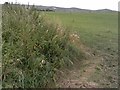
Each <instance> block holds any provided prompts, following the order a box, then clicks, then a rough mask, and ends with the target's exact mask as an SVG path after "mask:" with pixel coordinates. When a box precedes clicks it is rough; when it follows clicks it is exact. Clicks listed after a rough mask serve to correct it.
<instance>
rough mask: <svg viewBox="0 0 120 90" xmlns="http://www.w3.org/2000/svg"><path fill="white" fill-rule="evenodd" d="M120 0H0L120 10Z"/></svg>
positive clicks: (0, 1) (2, 1)
mask: <svg viewBox="0 0 120 90" xmlns="http://www.w3.org/2000/svg"><path fill="white" fill-rule="evenodd" d="M119 1H120V0H0V3H2V4H3V3H4V2H13V3H15V2H19V3H20V4H28V2H29V4H30V5H33V4H34V5H43V6H57V7H65V8H70V7H77V8H81V9H91V10H98V9H111V10H117V11H118V2H119Z"/></svg>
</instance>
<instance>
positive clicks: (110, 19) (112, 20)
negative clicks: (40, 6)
mask: <svg viewBox="0 0 120 90" xmlns="http://www.w3.org/2000/svg"><path fill="white" fill-rule="evenodd" d="M47 15H48V16H49V17H51V19H54V20H56V19H59V20H60V21H61V22H62V23H63V25H64V26H66V27H68V29H69V30H71V31H73V32H77V33H79V35H80V39H81V40H82V41H83V42H84V43H85V44H87V45H88V46H90V47H92V48H95V49H98V50H99V49H100V50H102V51H108V50H107V49H108V48H111V49H112V50H113V51H116V50H117V43H118V16H117V12H112V13H54V12H50V13H47ZM108 52H109V51H108Z"/></svg>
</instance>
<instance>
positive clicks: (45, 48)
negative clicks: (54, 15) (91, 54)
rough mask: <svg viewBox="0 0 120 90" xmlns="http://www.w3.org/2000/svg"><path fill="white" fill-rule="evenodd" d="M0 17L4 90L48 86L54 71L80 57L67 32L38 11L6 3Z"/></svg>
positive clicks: (53, 76) (53, 79)
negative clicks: (1, 17)
mask: <svg viewBox="0 0 120 90" xmlns="http://www.w3.org/2000/svg"><path fill="white" fill-rule="evenodd" d="M2 16H3V20H2V21H3V22H2V42H3V49H2V56H3V61H2V72H3V73H2V81H3V85H2V86H3V88H19V87H20V88H39V87H51V86H53V85H54V84H51V82H53V83H55V73H56V70H59V69H60V68H61V67H62V66H64V65H71V62H72V61H73V58H74V55H78V56H79V53H80V52H78V51H77V49H76V48H75V47H74V46H72V44H71V43H70V40H69V32H68V31H66V30H64V29H63V28H62V27H61V28H60V26H59V25H58V24H55V23H51V22H49V21H47V19H46V18H45V16H44V15H43V14H42V13H41V12H39V11H37V10H34V9H32V8H31V9H26V8H25V7H24V6H21V5H11V4H5V5H3V14H2ZM59 29H60V30H59ZM61 32H62V33H61Z"/></svg>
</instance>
